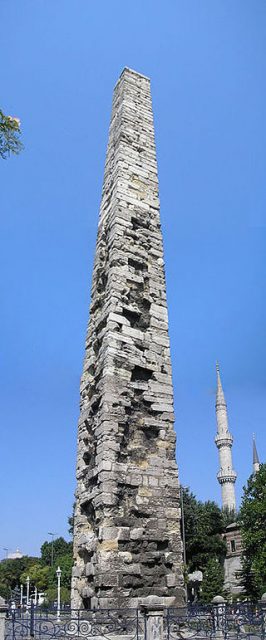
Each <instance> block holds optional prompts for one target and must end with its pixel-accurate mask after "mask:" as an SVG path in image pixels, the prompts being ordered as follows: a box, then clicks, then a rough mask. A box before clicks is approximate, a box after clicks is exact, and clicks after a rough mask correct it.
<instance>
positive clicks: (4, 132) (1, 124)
mask: <svg viewBox="0 0 266 640" xmlns="http://www.w3.org/2000/svg"><path fill="white" fill-rule="evenodd" d="M20 134H21V130H20V120H19V118H16V117H14V116H5V114H4V113H3V111H2V110H1V109H0V156H1V158H4V159H5V158H7V157H8V156H9V155H10V154H11V153H14V154H18V153H19V152H20V151H21V149H23V145H22V143H21V141H20V139H19V138H20Z"/></svg>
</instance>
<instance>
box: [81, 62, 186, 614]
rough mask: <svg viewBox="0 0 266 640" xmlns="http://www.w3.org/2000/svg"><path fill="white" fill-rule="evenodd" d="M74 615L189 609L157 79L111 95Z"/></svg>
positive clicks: (122, 81)
mask: <svg viewBox="0 0 266 640" xmlns="http://www.w3.org/2000/svg"><path fill="white" fill-rule="evenodd" d="M80 405H81V413H80V418H79V428H78V459H77V491H76V509H75V516H74V567H73V578H72V607H73V608H92V607H100V608H125V607H126V608H128V607H132V608H135V607H137V606H138V605H139V604H140V601H141V602H142V604H145V602H144V600H145V598H146V597H148V596H149V597H150V596H156V597H157V602H158V600H160V602H161V604H164V605H165V606H180V605H182V604H184V596H185V591H184V585H183V574H182V544H181V535H180V501H179V482H178V472H177V465H176V459H175V444H176V437H175V431H174V410H173V386H172V371H171V359H170V350H169V336H168V316H167V302H166V289H165V274H164V259H163V244H162V232H161V225H160V213H159V198H158V178H157V163H156V151H155V141H154V128H153V114H152V105H151V93H150V81H149V79H148V78H146V77H145V76H143V75H141V74H139V73H136V72H135V71H132V70H130V69H124V71H123V73H122V74H121V76H120V78H119V80H118V82H117V84H116V86H115V90H114V97H113V109H112V116H111V124H110V129H109V143H108V149H107V156H106V164H105V174H104V183H103V192H102V202H101V208H100V218H99V225H98V237H97V245H96V254H95V262H94V270H93V279H92V290H91V306H90V320H89V325H88V333H87V339H86V348H85V360H84V367H83V375H82V379H81V388H80Z"/></svg>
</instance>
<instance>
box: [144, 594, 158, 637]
mask: <svg viewBox="0 0 266 640" xmlns="http://www.w3.org/2000/svg"><path fill="white" fill-rule="evenodd" d="M145 600H146V602H145ZM152 600H154V601H155V600H157V598H156V596H155V597H154V596H148V597H147V598H145V599H144V598H143V601H142V603H141V604H140V610H141V612H142V613H143V615H144V621H145V633H144V637H145V640H163V637H164V629H163V621H164V606H163V604H160V603H159V602H154V603H153V602H152ZM160 600H161V598H158V601H160Z"/></svg>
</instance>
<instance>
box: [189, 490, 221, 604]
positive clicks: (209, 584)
mask: <svg viewBox="0 0 266 640" xmlns="http://www.w3.org/2000/svg"><path fill="white" fill-rule="evenodd" d="M182 492H183V506H184V524H185V545H186V561H187V567H185V574H187V573H191V572H193V571H195V570H196V569H198V570H200V571H202V573H203V582H202V585H201V591H200V593H199V597H200V599H201V601H202V602H207V601H208V602H210V600H211V599H212V598H213V597H214V596H216V595H222V594H223V579H224V570H223V561H224V558H225V555H226V543H225V541H224V540H223V537H222V534H223V533H224V528H225V522H224V515H223V512H222V511H221V509H220V508H219V507H218V505H217V504H216V503H215V502H211V501H209V500H208V501H207V502H201V501H199V500H197V498H196V497H195V495H194V494H193V493H191V491H190V490H189V489H188V488H183V489H182Z"/></svg>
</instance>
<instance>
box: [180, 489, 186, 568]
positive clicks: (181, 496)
mask: <svg viewBox="0 0 266 640" xmlns="http://www.w3.org/2000/svg"><path fill="white" fill-rule="evenodd" d="M184 489H186V487H184ZM180 498H181V524H182V540H183V562H184V565H186V564H187V554H186V534H185V516H184V500H183V487H182V485H181V486H180Z"/></svg>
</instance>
